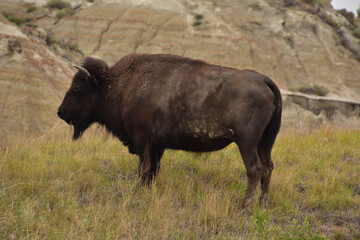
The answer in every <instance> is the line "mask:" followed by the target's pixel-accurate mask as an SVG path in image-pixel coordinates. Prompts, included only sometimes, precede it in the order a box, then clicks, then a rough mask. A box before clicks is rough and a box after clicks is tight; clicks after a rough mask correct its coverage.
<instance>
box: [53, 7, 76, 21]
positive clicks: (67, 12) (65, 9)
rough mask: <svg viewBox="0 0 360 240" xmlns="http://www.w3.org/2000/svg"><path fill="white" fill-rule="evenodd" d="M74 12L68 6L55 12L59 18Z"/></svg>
mask: <svg viewBox="0 0 360 240" xmlns="http://www.w3.org/2000/svg"><path fill="white" fill-rule="evenodd" d="M74 13H75V12H74V10H72V9H70V8H63V9H61V10H60V11H59V12H57V13H56V18H57V19H60V18H63V17H66V16H71V15H73V14H74Z"/></svg>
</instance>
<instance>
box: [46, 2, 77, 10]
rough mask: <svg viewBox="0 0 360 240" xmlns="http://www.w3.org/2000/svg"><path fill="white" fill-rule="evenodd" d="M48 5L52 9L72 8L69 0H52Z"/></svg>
mask: <svg viewBox="0 0 360 240" xmlns="http://www.w3.org/2000/svg"><path fill="white" fill-rule="evenodd" d="M46 7H48V8H50V9H59V10H61V9H64V8H70V7H71V6H70V3H68V2H64V1H62V0H50V1H49V2H48V3H47V4H46Z"/></svg>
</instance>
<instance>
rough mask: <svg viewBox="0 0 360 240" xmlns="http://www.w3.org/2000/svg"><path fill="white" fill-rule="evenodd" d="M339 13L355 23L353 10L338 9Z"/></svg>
mask: <svg viewBox="0 0 360 240" xmlns="http://www.w3.org/2000/svg"><path fill="white" fill-rule="evenodd" d="M336 12H337V13H339V14H341V15H342V16H343V17H344V18H346V20H348V22H349V23H351V24H354V23H355V16H354V13H353V12H348V11H346V9H345V8H343V9H340V10H336Z"/></svg>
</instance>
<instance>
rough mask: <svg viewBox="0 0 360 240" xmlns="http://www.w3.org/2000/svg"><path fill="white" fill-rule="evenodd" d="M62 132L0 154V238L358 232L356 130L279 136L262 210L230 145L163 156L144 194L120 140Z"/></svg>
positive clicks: (318, 235)
mask: <svg viewBox="0 0 360 240" xmlns="http://www.w3.org/2000/svg"><path fill="white" fill-rule="evenodd" d="M63 130H64V129H63V128H62V127H61V128H60V127H57V128H55V130H53V131H51V132H49V133H48V134H46V136H42V137H40V138H33V139H22V138H19V140H18V141H17V142H15V143H13V144H7V145H5V144H3V145H2V147H1V148H0V199H1V200H0V239H323V238H325V237H327V238H330V239H333V238H335V239H344V238H346V237H352V238H353V239H357V238H359V236H360V232H359V227H360V219H359V216H360V210H359V209H360V195H359V192H358V191H359V188H360V182H359V179H360V165H359V162H360V148H359V146H360V131H348V130H338V131H336V130H333V129H331V128H325V129H322V130H319V131H314V132H312V133H302V132H293V131H289V132H286V131H284V133H282V134H281V135H280V136H279V138H278V140H277V142H276V144H275V147H274V150H273V158H274V163H275V169H274V172H273V177H272V182H271V187H270V201H271V202H270V205H269V206H268V208H267V209H265V208H262V207H259V206H258V204H257V200H256V202H255V204H254V205H253V206H252V207H251V208H250V209H249V210H248V211H242V209H241V201H242V199H243V197H244V194H245V189H246V173H245V168H244V166H243V163H242V161H241V158H240V155H239V153H238V150H237V148H236V146H235V145H230V146H229V147H227V148H225V149H224V150H222V151H218V152H214V153H206V154H196V153H186V152H182V151H169V150H167V151H166V152H165V155H164V157H163V159H162V166H161V170H160V173H159V176H158V178H157V179H156V181H155V183H154V184H153V185H152V186H151V187H150V188H147V187H145V186H141V185H140V184H139V179H138V177H137V161H138V160H137V157H136V156H135V155H131V154H129V153H128V152H127V149H126V148H124V147H123V146H122V144H121V143H120V142H119V141H117V140H115V139H113V138H112V137H106V135H104V134H102V133H101V132H99V130H91V131H89V132H86V133H85V135H84V136H83V139H81V140H80V141H77V142H72V141H71V140H70V139H71V132H70V130H69V131H65V133H64V131H63ZM256 194H257V198H259V196H260V191H259V190H258V191H257V193H256ZM296 236H300V238H296Z"/></svg>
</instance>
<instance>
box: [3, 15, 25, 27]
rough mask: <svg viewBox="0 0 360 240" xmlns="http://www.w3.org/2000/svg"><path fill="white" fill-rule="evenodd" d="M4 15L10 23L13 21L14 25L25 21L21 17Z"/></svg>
mask: <svg viewBox="0 0 360 240" xmlns="http://www.w3.org/2000/svg"><path fill="white" fill-rule="evenodd" d="M4 17H6V18H7V20H9V21H10V22H12V23H15V24H16V25H21V24H23V23H24V22H25V19H24V18H22V17H15V16H13V15H12V14H8V13H4Z"/></svg>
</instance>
